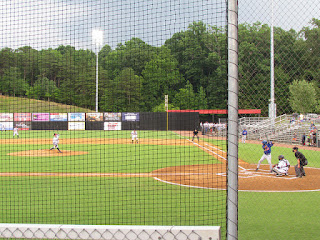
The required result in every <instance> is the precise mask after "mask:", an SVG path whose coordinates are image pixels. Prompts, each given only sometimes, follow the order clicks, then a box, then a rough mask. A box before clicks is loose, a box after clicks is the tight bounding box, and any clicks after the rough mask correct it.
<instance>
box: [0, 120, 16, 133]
mask: <svg viewBox="0 0 320 240" xmlns="http://www.w3.org/2000/svg"><path fill="white" fill-rule="evenodd" d="M0 130H1V131H6V130H13V122H0Z"/></svg>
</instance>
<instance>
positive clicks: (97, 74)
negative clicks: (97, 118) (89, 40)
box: [96, 47, 99, 112]
mask: <svg viewBox="0 0 320 240" xmlns="http://www.w3.org/2000/svg"><path fill="white" fill-rule="evenodd" d="M96 57H97V58H96V112H98V111H99V110H98V98H99V96H98V89H99V50H98V47H97V54H96Z"/></svg>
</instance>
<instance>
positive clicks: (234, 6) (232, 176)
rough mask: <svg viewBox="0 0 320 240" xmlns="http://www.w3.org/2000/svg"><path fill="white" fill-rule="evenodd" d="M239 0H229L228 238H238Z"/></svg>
mask: <svg viewBox="0 0 320 240" xmlns="http://www.w3.org/2000/svg"><path fill="white" fill-rule="evenodd" d="M238 92H239V83H238V1H237V0H228V202H227V216H228V219H227V239H228V240H231V239H238Z"/></svg>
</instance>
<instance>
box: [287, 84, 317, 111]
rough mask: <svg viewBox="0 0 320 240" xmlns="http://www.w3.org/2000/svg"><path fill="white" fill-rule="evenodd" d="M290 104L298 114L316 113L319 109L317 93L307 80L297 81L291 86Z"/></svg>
mask: <svg viewBox="0 0 320 240" xmlns="http://www.w3.org/2000/svg"><path fill="white" fill-rule="evenodd" d="M289 90H290V98H289V102H290V105H291V108H292V109H293V111H295V112H298V113H303V114H306V113H314V112H316V111H317V110H318V109H319V102H318V99H317V93H316V90H315V88H314V85H313V84H312V83H309V82H307V81H306V80H301V81H298V80H295V81H293V82H292V84H291V85H290V86H289Z"/></svg>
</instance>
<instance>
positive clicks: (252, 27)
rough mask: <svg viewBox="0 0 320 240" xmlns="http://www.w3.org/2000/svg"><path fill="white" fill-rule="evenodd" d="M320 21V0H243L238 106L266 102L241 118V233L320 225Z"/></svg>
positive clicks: (288, 231) (262, 235)
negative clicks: (316, 205) (319, 202)
mask: <svg viewBox="0 0 320 240" xmlns="http://www.w3.org/2000/svg"><path fill="white" fill-rule="evenodd" d="M319 27H320V3H319V1H309V0H306V1H286V0H277V1H275V0H270V1H269V0H268V1H251V0H240V1H239V108H240V109H243V108H250V109H261V114H260V115H251V116H249V115H246V116H244V115H241V116H240V120H239V137H240V140H241V138H242V137H243V136H244V137H243V140H242V142H241V143H240V144H239V148H238V149H239V159H240V160H241V161H239V163H240V166H241V168H240V169H239V190H242V191H244V190H245V191H248V192H239V237H240V238H241V239H300V238H305V239H312V238H313V237H314V236H316V235H318V233H319V230H318V229H319V223H318V220H317V218H318V214H319V210H318V209H316V208H314V203H316V202H317V200H316V199H318V198H319V189H320V187H319V186H320V183H319V180H320V179H319V173H320V172H319V168H320V165H319V162H320V161H319V160H320V159H319V149H320V148H319V147H320V141H319V131H318V129H319V126H320V115H319V114H320V105H319V104H320V102H319V99H320V94H319V93H320V92H319V87H320V85H319V83H320V72H319V69H320V62H319V56H320V54H319V46H320V38H319V34H320V29H319ZM272 30H273V31H272ZM272 109H274V111H272ZM243 130H246V131H245V132H243ZM245 138H246V139H245ZM264 141H265V142H266V143H265V144H263V143H262V142H264ZM268 141H269V143H268ZM271 142H272V144H273V145H272V144H271ZM262 147H263V148H262ZM293 147H297V148H298V152H300V153H302V154H303V155H304V156H305V158H306V159H307V160H308V165H306V166H304V167H303V168H304V170H305V175H304V174H303V171H300V169H301V165H300V163H299V162H300V159H301V163H303V162H305V161H304V158H303V157H301V156H302V155H300V154H296V153H295V152H293ZM270 148H271V154H269V149H270ZM294 151H296V150H294ZM282 157H283V158H282ZM269 159H270V164H269ZM279 159H280V160H279ZM283 159H286V160H288V162H289V164H290V165H291V166H290V168H289V170H288V162H287V161H285V160H283ZM260 160H262V161H261V164H259V162H260ZM244 162H245V163H246V164H244ZM241 163H242V164H241ZM274 165H276V166H274ZM270 170H271V171H272V172H270ZM300 177H301V178H300ZM249 191H250V192H249ZM252 191H259V193H252ZM303 199H305V200H306V199H308V201H309V203H310V204H308V205H307V206H306V205H300V203H302V202H304V201H305V200H303ZM300 208H303V214H301V215H300V214H298V215H299V216H297V215H296V214H295V213H294V211H295V210H297V209H300ZM299 222H303V223H304V224H307V225H308V226H309V227H308V229H310V231H309V230H308V231H305V229H304V228H303V227H300V226H299ZM284 226H285V227H284ZM302 233H304V234H305V235H304V236H303V237H302V236H301V234H302Z"/></svg>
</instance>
